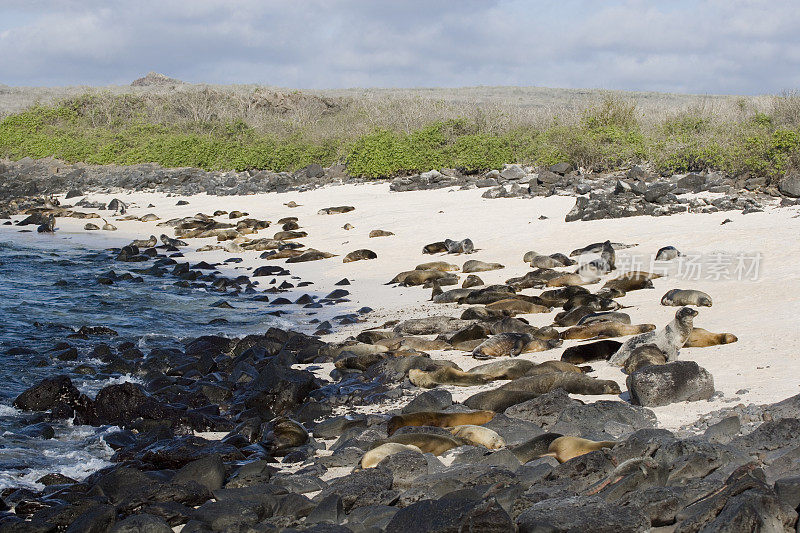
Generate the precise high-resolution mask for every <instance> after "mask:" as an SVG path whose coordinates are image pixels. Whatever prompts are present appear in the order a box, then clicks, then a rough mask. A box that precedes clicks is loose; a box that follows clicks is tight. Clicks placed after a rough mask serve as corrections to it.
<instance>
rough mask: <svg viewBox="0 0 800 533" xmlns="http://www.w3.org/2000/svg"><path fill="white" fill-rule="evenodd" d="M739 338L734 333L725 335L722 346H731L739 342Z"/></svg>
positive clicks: (723, 335)
mask: <svg viewBox="0 0 800 533" xmlns="http://www.w3.org/2000/svg"><path fill="white" fill-rule="evenodd" d="M738 340H739V338H738V337H737V336H736V335H734V334H733V333H723V334H722V344H730V343H732V342H736V341H738Z"/></svg>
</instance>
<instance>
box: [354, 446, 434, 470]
mask: <svg viewBox="0 0 800 533" xmlns="http://www.w3.org/2000/svg"><path fill="white" fill-rule="evenodd" d="M406 451H412V452H419V453H422V450H420V449H419V448H418V447H416V446H414V445H413V444H400V443H399V442H387V443H385V444H381V445H380V446H377V447H375V448H372V449H371V450H369V451H367V452H365V453H364V455H362V456H361V468H375V467H376V466H378V463H380V462H381V461H383V460H384V459H386V458H387V457H389V456H390V455H394V454H396V453H400V452H406Z"/></svg>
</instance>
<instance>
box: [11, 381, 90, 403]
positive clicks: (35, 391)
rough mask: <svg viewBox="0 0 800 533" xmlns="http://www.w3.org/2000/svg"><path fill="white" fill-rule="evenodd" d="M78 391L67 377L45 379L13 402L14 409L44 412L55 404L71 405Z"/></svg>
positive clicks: (76, 398) (75, 399)
mask: <svg viewBox="0 0 800 533" xmlns="http://www.w3.org/2000/svg"><path fill="white" fill-rule="evenodd" d="M79 396H80V391H78V389H77V387H75V385H73V384H72V381H71V380H70V379H69V377H67V376H56V377H53V378H45V379H43V380H42V381H40V382H39V383H37V384H36V385H34V386H33V387H31V388H29V389H28V390H26V391H25V392H23V393H22V394H20V395H19V396H17V398H16V399H15V400H14V403H13V405H14V407H16V408H17V409H22V410H23V411H46V410H48V409H51V408H52V407H53V406H54V405H55V404H57V403H64V404H66V405H73V404H75V402H76V401H77V400H78V397H79Z"/></svg>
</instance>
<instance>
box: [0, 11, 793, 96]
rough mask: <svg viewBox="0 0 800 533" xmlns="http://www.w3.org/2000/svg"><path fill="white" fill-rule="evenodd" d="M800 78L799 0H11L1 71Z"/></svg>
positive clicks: (66, 75)
mask: <svg viewBox="0 0 800 533" xmlns="http://www.w3.org/2000/svg"><path fill="white" fill-rule="evenodd" d="M150 70H155V71H158V72H162V73H164V74H167V75H169V76H173V77H176V78H179V79H182V80H185V81H189V82H209V83H263V84H269V85H279V86H283V87H296V88H337V87H461V86H474V85H533V86H546V87H574V88H581V87H587V88H589V87H590V88H606V89H629V90H657V91H670V92H687V93H726V94H762V93H775V92H779V91H782V90H787V89H794V88H798V87H800V6H798V2H797V1H796V0H763V1H762V0H705V1H701V0H697V1H683V0H663V1H646V0H617V1H612V0H608V1H606V0H585V1H580V0H552V1H551V0H546V1H545V0H540V1H534V0H528V1H521V0H372V1H370V0H123V1H116V0H52V1H46V0H2V1H0V84H6V85H74V84H90V85H108V84H127V83H130V82H131V81H132V80H133V79H135V78H137V77H139V76H142V75H144V74H145V73H146V72H148V71H150Z"/></svg>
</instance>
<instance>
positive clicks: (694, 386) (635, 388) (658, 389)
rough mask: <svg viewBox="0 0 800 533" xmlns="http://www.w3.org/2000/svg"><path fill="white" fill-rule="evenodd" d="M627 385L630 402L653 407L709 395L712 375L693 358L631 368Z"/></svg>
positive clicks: (711, 393)
mask: <svg viewBox="0 0 800 533" xmlns="http://www.w3.org/2000/svg"><path fill="white" fill-rule="evenodd" d="M628 389H629V390H630V393H631V403H633V404H634V405H642V406H647V407H657V406H661V405H669V404H671V403H676V402H693V401H698V400H707V399H709V398H711V396H712V395H713V394H714V378H713V377H712V376H711V373H709V372H708V371H707V370H706V369H705V368H702V367H701V366H700V365H698V364H697V363H695V362H694V361H673V362H671V363H668V364H666V365H650V366H646V367H644V368H640V369H639V370H637V371H635V372H633V373H632V374H631V375H630V378H629V384H628Z"/></svg>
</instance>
